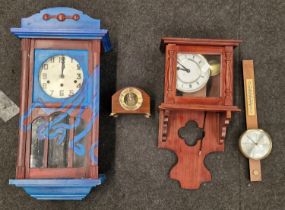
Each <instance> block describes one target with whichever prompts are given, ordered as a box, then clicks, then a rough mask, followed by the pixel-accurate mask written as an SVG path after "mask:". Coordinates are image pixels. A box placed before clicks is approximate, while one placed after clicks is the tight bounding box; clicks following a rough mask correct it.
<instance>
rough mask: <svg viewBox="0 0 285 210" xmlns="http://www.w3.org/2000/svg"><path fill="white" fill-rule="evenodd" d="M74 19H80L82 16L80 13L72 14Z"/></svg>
mask: <svg viewBox="0 0 285 210" xmlns="http://www.w3.org/2000/svg"><path fill="white" fill-rule="evenodd" d="M72 19H73V20H75V21H77V20H79V19H80V16H79V15H78V14H75V15H73V16H72Z"/></svg>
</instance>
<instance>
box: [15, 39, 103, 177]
mask: <svg viewBox="0 0 285 210" xmlns="http://www.w3.org/2000/svg"><path fill="white" fill-rule="evenodd" d="M100 42H101V40H99V39H98V40H60V39H22V40H21V44H22V76H21V86H20V90H21V95H20V116H23V115H24V114H25V113H26V112H27V111H28V109H29V107H31V105H32V93H33V69H34V50H35V49H37V48H40V49H72V50H74V49H81V50H88V62H89V63H88V73H89V74H92V73H93V71H94V69H95V67H96V66H97V65H100V50H101V43H100ZM59 106H60V104H57V103H54V104H46V107H50V108H56V107H59ZM77 112H78V109H76V110H75V111H74V112H73V113H72V114H71V120H72V119H74V118H73V117H74V116H75V115H76V113H77ZM91 112H92V110H89V109H86V110H85V111H84V113H83V115H82V118H83V119H84V120H86V121H88V119H90V117H91ZM40 116H44V114H43V113H41V112H40V109H34V110H33V112H32V114H31V115H30V116H29V117H28V118H27V119H26V120H25V121H24V123H25V124H26V125H27V124H30V123H32V122H33V120H34V119H36V118H38V117H40ZM45 117H47V116H45ZM98 119H99V117H97V118H96V121H95V122H94V124H93V126H92V130H91V131H90V133H89V134H88V136H87V138H88V141H87V146H86V151H87V152H86V156H85V158H86V160H85V164H86V165H85V167H83V168H72V160H71V158H72V156H71V155H70V151H69V153H68V154H69V156H68V167H67V168H32V169H31V168H30V166H29V164H30V147H31V131H30V130H28V131H26V130H23V129H20V131H19V146H18V158H17V167H16V177H17V179H24V178H26V179H27V178H82V177H85V178H98V166H97V165H96V163H92V161H91V160H90V157H89V150H90V148H91V145H92V144H95V143H96V142H95V141H97V139H98V135H99V120H98ZM73 135H74V134H73V131H70V133H69V141H70V139H72V137H73ZM45 142H47V143H48V141H45ZM47 143H45V144H47ZM46 148H47V147H46ZM94 153H95V155H97V156H98V148H95V150H94ZM44 155H45V156H47V149H45V154H44ZM46 165H47V159H45V166H46Z"/></svg>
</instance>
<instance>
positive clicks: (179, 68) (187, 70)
mask: <svg viewBox="0 0 285 210" xmlns="http://www.w3.org/2000/svg"><path fill="white" fill-rule="evenodd" d="M177 69H178V70H181V71H186V72H187V73H190V70H189V69H185V68H181V67H177Z"/></svg>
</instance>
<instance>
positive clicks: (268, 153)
mask: <svg viewBox="0 0 285 210" xmlns="http://www.w3.org/2000/svg"><path fill="white" fill-rule="evenodd" d="M248 131H261V132H263V133H264V135H266V136H267V137H268V139H269V142H270V145H269V146H270V147H269V150H268V152H267V154H266V155H264V156H263V157H262V158H252V157H249V155H247V154H246V153H245V152H244V151H243V150H242V147H241V139H242V138H243V136H244V135H245V134H246V133H247V132H248ZM239 150H240V152H241V153H242V154H243V155H244V156H245V157H246V158H248V159H252V160H263V159H265V158H267V157H268V156H269V155H270V153H271V151H272V138H271V137H270V135H269V134H268V133H267V132H266V131H264V130H263V129H247V130H246V131H244V132H243V133H242V135H241V136H240V138H239Z"/></svg>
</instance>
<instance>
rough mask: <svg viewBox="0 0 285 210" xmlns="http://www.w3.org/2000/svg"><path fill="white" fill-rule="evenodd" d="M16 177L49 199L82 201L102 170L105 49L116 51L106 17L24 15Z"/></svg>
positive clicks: (66, 11)
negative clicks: (101, 81) (102, 20)
mask: <svg viewBox="0 0 285 210" xmlns="http://www.w3.org/2000/svg"><path fill="white" fill-rule="evenodd" d="M11 32H12V33H13V34H14V35H16V36H17V37H18V38H20V39H21V44H22V76H21V97H20V110H21V111H20V129H19V147H18V156H17V166H16V179H11V180H10V181H9V183H10V184H13V185H16V186H18V187H22V188H23V189H24V190H25V191H26V192H27V193H28V194H29V195H31V196H32V197H34V198H37V199H42V200H81V199H83V198H84V197H85V196H86V195H87V194H88V193H89V192H90V190H91V189H92V187H95V186H97V185H100V184H101V183H102V182H103V181H104V179H105V177H104V175H100V174H98V144H99V139H98V134H99V92H100V91H99V79H100V68H99V67H100V51H101V48H102V49H103V50H104V51H105V52H107V51H109V50H110V49H111V44H110V41H109V36H108V31H107V30H104V29H100V20H98V19H93V18H91V17H89V16H87V15H85V14H83V13H82V12H81V11H78V10H75V9H72V8H66V7H57V8H49V9H44V10H42V11H40V13H37V14H34V15H32V16H31V17H28V18H23V19H22V21H21V27H20V28H11Z"/></svg>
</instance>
